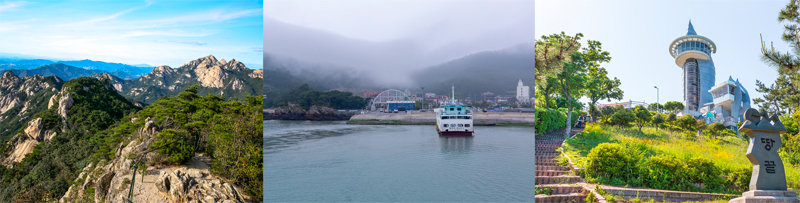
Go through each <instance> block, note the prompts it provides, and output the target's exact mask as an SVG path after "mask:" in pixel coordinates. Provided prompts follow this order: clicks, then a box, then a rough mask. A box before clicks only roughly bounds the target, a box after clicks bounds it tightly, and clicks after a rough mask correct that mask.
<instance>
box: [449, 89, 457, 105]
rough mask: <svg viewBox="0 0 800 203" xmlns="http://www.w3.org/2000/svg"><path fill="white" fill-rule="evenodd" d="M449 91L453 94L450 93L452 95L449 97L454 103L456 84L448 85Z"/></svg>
mask: <svg viewBox="0 0 800 203" xmlns="http://www.w3.org/2000/svg"><path fill="white" fill-rule="evenodd" d="M450 91H451V93H452V94H453V95H452V96H453V97H451V98H452V99H451V101H452V102H453V103H454V104H455V103H456V86H455V85H453V86H450Z"/></svg>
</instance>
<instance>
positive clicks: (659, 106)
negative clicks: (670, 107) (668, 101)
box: [647, 103, 664, 113]
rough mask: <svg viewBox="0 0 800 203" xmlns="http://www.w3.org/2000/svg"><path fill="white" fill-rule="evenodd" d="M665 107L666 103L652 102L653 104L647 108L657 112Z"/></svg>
mask: <svg viewBox="0 0 800 203" xmlns="http://www.w3.org/2000/svg"><path fill="white" fill-rule="evenodd" d="M663 109H664V105H662V104H659V103H651V104H649V105H647V110H650V111H656V112H659V113H661V110H663Z"/></svg>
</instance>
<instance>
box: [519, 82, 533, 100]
mask: <svg viewBox="0 0 800 203" xmlns="http://www.w3.org/2000/svg"><path fill="white" fill-rule="evenodd" d="M530 92H531V88H530V87H528V86H525V85H523V84H522V79H520V80H519V82H518V83H517V103H529V102H530V98H531V96H530V94H531V93H530Z"/></svg>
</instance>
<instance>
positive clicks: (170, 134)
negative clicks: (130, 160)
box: [150, 129, 194, 164]
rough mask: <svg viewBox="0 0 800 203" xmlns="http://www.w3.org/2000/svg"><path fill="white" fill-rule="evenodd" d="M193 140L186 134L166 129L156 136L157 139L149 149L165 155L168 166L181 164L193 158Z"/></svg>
mask: <svg viewBox="0 0 800 203" xmlns="http://www.w3.org/2000/svg"><path fill="white" fill-rule="evenodd" d="M192 143H194V142H193V140H192V137H191V136H190V135H189V133H188V132H185V131H175V130H173V129H166V130H164V131H162V132H161V133H159V134H158V138H157V140H156V141H155V142H153V144H151V145H150V148H151V149H153V150H156V151H158V152H159V153H161V154H164V155H167V162H168V163H170V164H182V163H184V162H186V161H188V160H189V159H191V158H192V156H194V145H192Z"/></svg>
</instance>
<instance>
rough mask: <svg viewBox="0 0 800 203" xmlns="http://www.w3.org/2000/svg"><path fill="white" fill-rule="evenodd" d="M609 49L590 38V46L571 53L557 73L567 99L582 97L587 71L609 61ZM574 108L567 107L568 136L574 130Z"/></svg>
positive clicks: (565, 130) (559, 83)
mask: <svg viewBox="0 0 800 203" xmlns="http://www.w3.org/2000/svg"><path fill="white" fill-rule="evenodd" d="M609 55H610V54H609V53H608V52H607V51H603V50H602V45H601V43H600V42H598V41H594V40H589V41H588V46H587V47H584V48H583V49H582V50H581V51H580V52H573V53H572V54H570V58H571V60H570V61H566V62H564V65H563V67H562V69H561V71H559V72H557V73H556V78H557V79H558V85H559V88H560V89H561V95H562V96H564V97H565V98H566V99H567V101H569V100H572V99H573V97H576V98H580V96H581V94H582V93H583V92H582V91H583V88H584V87H585V79H586V71H587V69H588V68H589V67H592V66H595V67H596V66H599V64H600V63H601V62H608V61H610V60H611V56H609ZM572 110H573V108H572V107H571V106H570V107H569V108H567V128H566V129H564V135H565V136H568V135H569V134H570V131H571V130H572V125H571V124H570V121H571V120H572Z"/></svg>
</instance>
